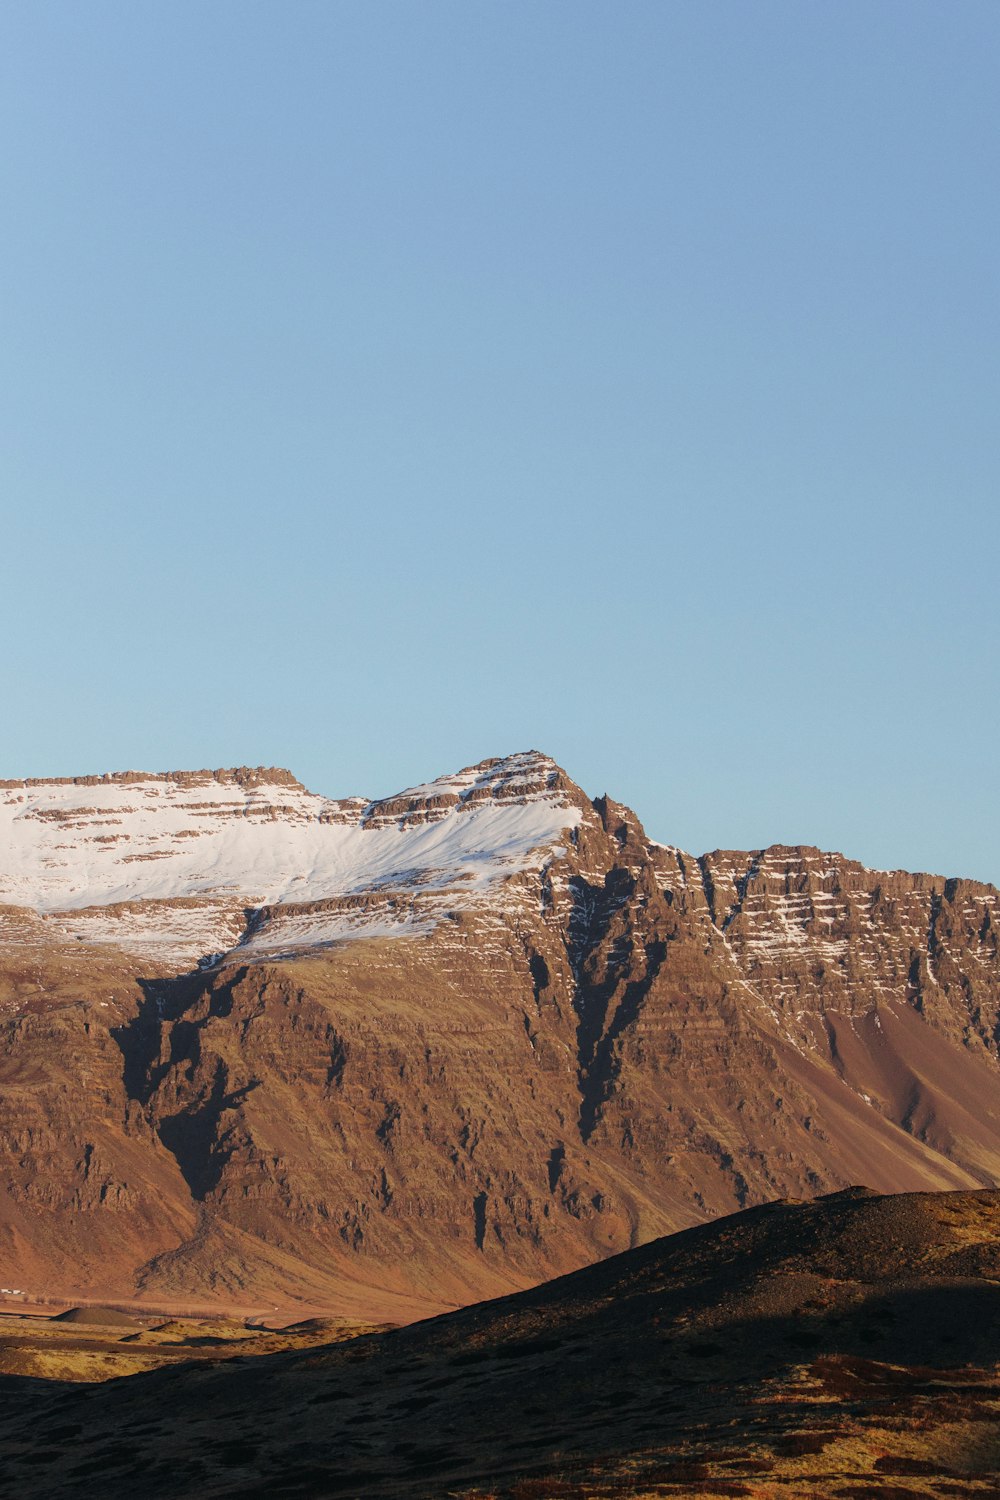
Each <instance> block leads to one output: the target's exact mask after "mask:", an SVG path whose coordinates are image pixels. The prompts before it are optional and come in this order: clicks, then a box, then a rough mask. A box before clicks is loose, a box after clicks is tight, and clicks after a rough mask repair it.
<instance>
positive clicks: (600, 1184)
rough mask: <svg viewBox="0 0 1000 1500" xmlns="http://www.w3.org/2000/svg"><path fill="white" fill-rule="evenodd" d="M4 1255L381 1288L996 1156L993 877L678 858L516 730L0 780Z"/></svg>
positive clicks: (417, 1296) (219, 1288) (505, 1284)
mask: <svg viewBox="0 0 1000 1500" xmlns="http://www.w3.org/2000/svg"><path fill="white" fill-rule="evenodd" d="M0 902H3V903H4V905H3V906H2V907H0V1007H2V1008H0V1082H2V1089H0V1157H2V1181H3V1184H4V1191H3V1195H2V1197H0V1258H2V1264H3V1267H4V1278H5V1281H6V1284H7V1285H8V1286H17V1287H19V1288H22V1289H24V1290H25V1291H26V1292H27V1293H28V1294H29V1295H32V1296H62V1295H65V1296H70V1297H79V1296H83V1295H89V1296H94V1297H98V1298H112V1297H114V1298H118V1299H121V1298H122V1297H123V1296H131V1297H134V1298H139V1299H147V1300H150V1301H155V1302H158V1303H161V1304H162V1303H163V1302H164V1300H169V1299H174V1300H176V1301H178V1302H184V1303H185V1304H188V1303H190V1302H192V1301H195V1302H200V1303H204V1304H216V1305H226V1306H228V1307H232V1306H245V1307H254V1308H256V1307H258V1306H260V1305H261V1304H267V1305H268V1306H274V1305H275V1304H277V1305H279V1306H280V1307H282V1308H284V1307H296V1306H298V1307H301V1306H302V1305H304V1304H305V1305H311V1306H317V1307H323V1308H331V1307H334V1308H335V1309H336V1310H338V1311H340V1312H343V1313H344V1314H346V1315H353V1316H362V1317H369V1316H370V1317H375V1318H398V1319H400V1320H402V1319H405V1318H409V1317H412V1316H414V1315H416V1314H418V1313H421V1312H428V1311H433V1310H438V1309H440V1308H443V1307H446V1306H448V1305H454V1304H456V1303H463V1302H467V1301H470V1300H473V1299H476V1298H480V1297H484V1296H488V1295H493V1294H497V1293H500V1292H504V1291H507V1290H511V1289H514V1288H517V1287H521V1286H526V1285H529V1284H531V1283H534V1282H536V1281H538V1280H540V1279H542V1278H545V1277H548V1276H552V1275H554V1274H557V1273H559V1272H562V1271H566V1270H569V1269H572V1268H574V1267H576V1266H580V1265H583V1264H584V1263H586V1262H588V1261H592V1260H594V1259H595V1258H598V1257H601V1256H604V1255H606V1254H608V1253H610V1252H613V1251H618V1250H622V1249H626V1248H628V1247H630V1246H633V1245H636V1244H638V1243H641V1242H644V1241H646V1240H649V1239H651V1238H653V1237H654V1236H657V1235H660V1234H663V1233H666V1232H669V1231H672V1230H675V1229H678V1228H682V1227H684V1226H686V1225H688V1224H691V1223H694V1222H696V1221H698V1220H700V1219H705V1218H710V1217H714V1216H716V1215H718V1214H721V1213H726V1212H729V1211H731V1210H733V1209H735V1208H739V1207H743V1206H746V1205H750V1204H754V1203H759V1202H762V1201H765V1200H769V1199H773V1198H776V1197H806V1196H812V1195H814V1194H816V1193H820V1192H824V1191H831V1190H836V1189H839V1188H841V1187H843V1186H845V1185H846V1184H848V1183H851V1182H859V1181H861V1182H866V1183H868V1184H869V1185H870V1186H872V1187H873V1188H877V1189H879V1190H882V1191H897V1190H903V1189H921V1188H927V1189H948V1188H970V1187H980V1186H987V1185H991V1184H993V1183H994V1182H996V1181H997V1179H998V1175H1000V1103H998V1087H997V1085H998V1082H1000V1071H998V1059H997V1034H998V1005H1000V960H998V954H997V928H998V923H1000V904H998V902H1000V897H998V893H997V891H996V890H995V889H993V888H992V887H991V886H986V885H980V884H976V883H975V882H972V881H960V880H959V881H956V880H947V881H946V880H943V879H938V878H935V877H933V876H928V875H910V874H906V873H904V872H900V871H894V872H891V873H886V872H882V871H873V870H868V869H866V868H864V867H863V866H861V865H859V864H856V863H854V862H852V861H850V860H847V859H845V858H843V857H842V856H840V855H837V854H825V853H821V852H820V851H819V850H816V849H811V848H785V847H774V848H771V849H767V850H758V851H753V852H749V853H736V852H727V853H721V852H718V851H717V852H716V853H714V854H710V855H706V856H703V857H701V858H694V857H692V856H690V855H688V854H685V853H684V852H682V851H680V850H678V849H674V848H670V847H667V846H664V845H660V844H656V843H653V842H652V841H651V840H649V839H648V838H647V837H646V835H645V833H644V832H643V829H642V826H641V824H640V823H639V821H638V819H637V818H636V817H635V815H634V814H633V813H632V812H630V811H629V810H628V809H627V808H624V807H622V806H620V805H618V804H617V803H615V802H613V801H611V800H610V799H609V798H599V799H598V800H597V801H593V802H592V801H591V800H590V799H588V798H587V797H586V796H585V795H584V793H583V792H582V791H581V790H580V788H579V787H577V786H576V785H575V784H574V783H573V782H572V781H571V780H570V779H569V778H568V777H567V776H566V774H565V773H564V772H563V771H561V770H560V769H559V767H558V766H556V765H555V764H554V762H552V761H551V760H549V759H548V758H547V757H546V756H544V755H540V754H538V753H536V752H528V753H525V754H520V755H514V756H509V757H507V758H505V759H501V760H490V761H484V762H482V763H481V764H479V765H477V766H473V767H470V768H468V769H467V770H464V771H461V772H459V773H458V774H456V775H454V776H448V777H443V778H441V779H440V780H438V781H434V782H430V783H428V784H426V785H423V786H419V787H413V788H410V789H409V790H407V791H405V792H403V793H400V794H399V795H398V796H395V797H391V798H387V799H383V800H381V801H376V802H372V801H369V800H367V799H366V798H363V797H352V798H347V799H344V800H340V801H334V800H330V799H327V798H323V797H318V796H315V795H314V794H312V793H310V792H308V791H307V790H306V789H305V788H304V787H302V786H301V785H300V783H299V782H297V781H296V780H295V778H294V777H293V776H291V775H290V774H289V773H287V772H284V771H278V770H267V769H261V768H258V769H256V770H247V769H246V768H242V769H238V770H231V771H214V772H208V771H204V772H190V773H172V774H161V775H147V774H144V773H142V774H140V773H132V772H130V773H124V774H120V775H114V776H104V777H82V778H76V779H69V780H64V781H38V782H7V783H3V784H2V785H0Z"/></svg>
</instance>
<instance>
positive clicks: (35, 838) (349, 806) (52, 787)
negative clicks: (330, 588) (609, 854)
mask: <svg viewBox="0 0 1000 1500" xmlns="http://www.w3.org/2000/svg"><path fill="white" fill-rule="evenodd" d="M557 776H558V768H557V767H556V765H555V763H554V762H553V761H551V760H549V759H548V757H546V756H543V755H539V754H537V753H536V752H534V751H531V752H526V753H524V754H520V755H511V756H508V757H506V758H505V759H503V760H498V761H485V762H483V763H481V765H479V766H474V767H470V768H469V769H467V770H465V771H461V772H459V773H457V774H456V775H454V776H446V777H441V778H440V780H438V781H432V782H429V783H427V784H425V785H422V786H419V787H412V788H409V789H408V790H407V791H405V792H401V793H399V794H398V795H397V796H395V797H392V798H383V799H381V800H380V801H378V802H368V801H366V800H365V799H364V798H348V799H346V800H344V801H332V800H330V799H328V798H325V797H319V796H316V795H314V794H313V793H311V792H308V791H306V790H305V788H304V787H301V786H300V785H299V784H298V783H296V782H294V781H293V780H292V779H291V778H288V777H287V776H286V775H283V774H282V773H278V774H276V775H273V776H272V777H271V778H270V779H269V778H268V773H266V772H257V773H253V774H252V775H251V776H249V777H247V776H245V775H242V774H241V773H232V772H202V773H188V774H184V773H175V774H173V775H157V776H145V775H143V776H140V777H137V778H135V779H132V777H131V776H128V777H127V778H126V776H124V775H117V776H109V777H104V778H101V779H99V780H96V781H94V783H93V784H90V785H87V784H81V783H79V782H78V783H64V782H56V781H51V782H40V783H37V784H34V785H32V784H28V783H24V784H13V785H11V784H6V785H5V786H4V787H3V788H0V905H6V906H15V907H20V908H30V909H31V910H32V911H34V912H36V913H38V914H40V915H41V916H42V917H43V918H44V919H45V921H46V922H47V923H51V924H52V927H53V929H54V930H53V935H56V933H57V932H58V933H59V934H61V935H63V936H65V935H72V936H76V937H78V938H80V939H81V940H83V941H88V942H112V943H116V944H118V945H120V946H122V947H124V948H128V949H131V950H134V951H141V952H144V953H148V954H150V955H153V954H156V955H157V956H159V957H162V958H164V959H167V958H174V957H176V958H179V957H181V956H182V955H183V956H185V957H191V958H194V957H197V956H200V955H204V954H207V953H213V952H216V953H221V952H223V951H225V950H227V949H229V948H231V947H232V946H233V945H234V944H236V943H240V945H241V947H245V948H252V949H254V950H256V951H258V952H259V951H274V952H280V951H287V950H289V949H291V948H299V947H302V946H314V945H316V944H322V943H329V942H333V941H341V940H343V939H345V938H350V937H360V936H394V935H407V936H415V935H417V934H418V933H420V932H423V931H427V930H429V928H430V927H432V926H434V925H435V924H436V922H437V921H439V920H440V918H441V916H442V915H443V913H444V911H445V910H446V909H454V908H456V907H457V906H468V905H471V904H473V903H474V902H475V901H477V900H478V899H480V898H481V897H482V896H483V895H484V893H485V892H486V891H487V890H488V889H489V888H490V887H492V886H493V885H494V884H495V883H496V882H498V881H501V880H503V879H504V878H505V877H507V876H509V875H511V874H514V873H516V872H518V871H520V870H523V869H525V868H528V867H530V866H531V865H532V864H533V863H537V862H540V860H539V856H541V858H542V859H544V858H545V857H548V856H550V855H551V853H552V852H553V850H554V849H555V848H556V847H558V845H559V842H560V839H561V838H562V836H563V834H564V832H565V831H566V830H567V829H569V828H571V827H572V826H574V825H575V824H576V823H577V822H578V821H579V819H580V817H581V815H582V814H581V809H580V808H579V807H578V806H577V805H575V804H574V803H573V802H572V801H570V800H569V799H567V797H566V795H565V793H564V792H563V791H562V789H561V788H560V787H559V786H558V785H556V784H555V783H556V778H557ZM313 902H324V903H331V905H332V906H333V907H334V908H336V909H327V910H323V911H315V912H305V913H304V912H302V911H301V907H302V905H303V904H305V903H313ZM271 907H277V908H282V907H292V908H299V910H298V911H293V910H289V911H288V913H287V916H286V917H284V918H283V917H282V913H281V912H280V910H279V912H277V913H274V914H273V915H272V916H271V918H270V920H267V921H263V922H261V921H260V920H256V921H254V920H253V918H252V916H251V920H250V924H249V928H247V913H251V914H252V913H253V912H257V911H259V910H260V908H271ZM12 920H13V914H11V917H10V918H8V919H7V923H6V925H8V926H9V925H10V922H11V921H12ZM4 925H5V919H4V915H3V913H0V935H2V933H3V928H4Z"/></svg>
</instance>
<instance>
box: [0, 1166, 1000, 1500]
mask: <svg viewBox="0 0 1000 1500" xmlns="http://www.w3.org/2000/svg"><path fill="white" fill-rule="evenodd" d="M998 1360H1000V1192H996V1191H979V1192H958V1193H916V1194H913V1193H910V1194H902V1195H899V1196H890V1197H880V1196H878V1195H876V1194H874V1193H871V1192H869V1191H868V1190H866V1189H859V1188H855V1189H849V1190H847V1191H846V1192H841V1193H837V1194H834V1195H832V1196H830V1197H826V1198H822V1199H818V1200H815V1201H813V1202H810V1203H799V1202H779V1203H772V1204H769V1205H766V1206H764V1207H761V1208H755V1209H751V1210H748V1211H746V1212H743V1213H740V1214H737V1215H734V1216H733V1217H731V1218H726V1219H721V1220H717V1221H716V1222H714V1223H711V1224H706V1225H702V1226H699V1227H697V1228H694V1229H690V1230H686V1231H684V1232H683V1233H680V1234H676V1235H673V1236H671V1237H669V1238H667V1239H661V1240H657V1241H655V1242H654V1243H651V1244H648V1245H645V1246H643V1247H641V1248H639V1249H636V1250H632V1251H629V1252H626V1253H625V1254H622V1255H619V1256H617V1257H615V1258H614V1259H611V1260H607V1261H604V1262H603V1263H601V1264H599V1265H596V1266H592V1267H590V1268H588V1269H586V1270H583V1271H579V1272H576V1273H574V1274H572V1275H569V1276H565V1277H563V1278H561V1279H559V1280H557V1281H554V1282H550V1283H548V1284H547V1285H544V1286H540V1287H537V1288H535V1289H534V1290H532V1291H529V1292H524V1293H520V1294H517V1295H515V1296H510V1297H506V1298H504V1299H502V1300H499V1301H496V1302H490V1303H483V1304H480V1305H478V1306H475V1307H470V1308H466V1309H464V1310H462V1311H459V1312H456V1313H452V1314H449V1315H447V1316H445V1317H441V1318H437V1319H435V1320H433V1321H430V1322H425V1323H419V1324H413V1325H410V1326H409V1327H405V1328H400V1329H397V1330H394V1331H390V1332H388V1333H383V1334H378V1335H372V1336H370V1337H366V1338H361V1339H357V1340H355V1341H354V1342H352V1343H351V1344H347V1345H343V1344H342V1345H338V1346H336V1347H330V1348H318V1349H315V1348H314V1349H311V1350H308V1351H301V1352H295V1353H286V1354H281V1355H277V1356H270V1357H269V1356H262V1357H260V1358H242V1359H235V1360H222V1361H220V1362H219V1363H217V1364H214V1365H208V1364H205V1363H201V1364H198V1365H187V1366H179V1367H174V1368H171V1369H169V1370H163V1371H159V1372H157V1373H154V1374H150V1375H139V1376H134V1377H132V1378H130V1379H127V1380H121V1381H111V1382H108V1383H106V1384H104V1385H101V1386H92V1387H89V1388H84V1387H79V1386H75V1387H65V1386H64V1387H58V1386H54V1385H52V1384H48V1383H46V1382H42V1381H20V1382H19V1381H16V1380H12V1379H8V1380H6V1381H5V1382H4V1397H5V1400H4V1406H3V1412H4V1415H3V1417H2V1421H0V1440H2V1453H3V1460H2V1478H0V1489H2V1493H4V1494H9V1495H17V1496H18V1497H20V1500H31V1497H42V1496H44V1497H46V1500H50V1497H51V1500H58V1497H71V1496H72V1497H81V1496H96V1495H99V1496H101V1497H107V1500H117V1497H122V1500H123V1497H126V1496H129V1497H131V1496H133V1495H143V1496H148V1497H149V1500H155V1497H194V1496H199V1497H205V1500H210V1497H219V1496H231V1497H237V1496H239V1497H246V1500H265V1497H266V1500H271V1497H275V1500H277V1497H281V1496H289V1497H293V1496H298V1497H303V1496H309V1497H313V1496H316V1497H321V1496H330V1497H334V1496H336V1497H359V1500H360V1497H365V1500H367V1497H373V1500H374V1497H394V1500H418V1497H431V1496H433V1497H443V1496H454V1497H463V1500H465V1497H471V1496H480V1497H486V1496H491V1497H503V1500H548V1497H553V1500H555V1497H577V1500H589V1497H594V1500H596V1497H610V1496H633V1497H638V1496H653V1495H674V1496H677V1495H684V1496H693V1495H703V1496H722V1495H726V1496H728V1495H743V1496H751V1497H758V1500H773V1497H777V1496H813V1497H827V1496H836V1497H841V1496H844V1497H849V1496H853V1497H855V1500H868V1497H872V1500H875V1497H881V1500H915V1497H930V1496H955V1497H962V1496H969V1497H972V1496H986V1495H989V1496H997V1495H1000V1480H998V1477H997V1475H998V1470H1000V1366H998Z"/></svg>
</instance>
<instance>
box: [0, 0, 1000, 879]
mask: <svg viewBox="0 0 1000 1500" xmlns="http://www.w3.org/2000/svg"><path fill="white" fill-rule="evenodd" d="M998 59H1000V6H998V5H997V4H996V0H989V3H975V0H949V3H947V4H944V3H940V0H935V3H933V4H927V3H923V0H838V3H832V0H831V3H825V4H814V3H806V0H753V3H747V0H713V3H711V4H706V3H705V0H674V3H670V0H652V3H645V0H628V3H627V4H621V3H617V0H614V3H613V0H606V3H593V0H547V3H538V0H492V3H474V4H470V3H469V0H425V3H419V4H414V3H412V0H406V3H392V0H378V3H372V0H359V3H354V0H351V3H345V0H319V3H316V0H295V3H294V4H280V3H278V0H272V3H267V4H265V3H260V0H256V3H247V0H212V3H211V4H208V5H206V4H204V3H202V0H197V3H187V0H141V3H140V0H117V3H113V4H108V3H100V0H87V3H86V4H79V3H78V0H71V3H70V0H67V3H53V0H11V3H9V4H7V5H6V6H4V7H3V10H2V14H0V267H2V276H3V292H2V326H0V424H2V425H0V506H2V512H3V514H2V528H0V547H2V552H0V558H2V563H0V615H2V624H3V645H4V649H3V653H2V666H0V717H2V724H3V729H2V734H0V774H2V775H8V776H14V775H17V776H20V775H50V774H66V773H78V772H89V771H101V770H110V769H117V768H124V767H139V768H146V769H167V768H175V767H181V766H201V765H229V764H233V763H241V762H250V763H254V764H256V763H258V762H264V763H272V762H275V763H279V764H285V765H288V766H289V767H290V768H291V769H292V770H294V771H295V772H296V774H298V775H299V776H300V777H301V778H302V779H303V780H305V781H306V782H307V783H308V784H309V785H310V786H312V787H313V788H314V789H316V790H318V791H323V792H328V793H331V794H334V795H341V794H347V793H353V792H363V793H368V794H369V795H381V794H385V793H388V792H390V791H393V790H396V789H398V788H399V787H400V786H401V785H405V784H406V783H409V782H415V781H420V780H422V779H424V778H425V777H428V776H432V775H436V774H439V773H442V772H445V771H448V770H452V769H454V768H455V767H457V766H459V765H461V764H465V763H468V762H470V761H474V760H478V759H480V758H482V757H484V756H486V755H491V754H501V753H504V752H507V751H509V750H513V749H523V748H528V747H530V746H536V747H538V748H541V749H544V750H546V751H548V752H549V753H550V754H551V755H554V756H555V757H556V759H557V760H559V761H560V762H561V763H562V764H563V765H565V766H566V768H567V769H568V770H569V772H570V773H571V774H572V775H573V776H575V778H576V779H577V780H578V781H580V782H581V784H582V785H583V786H584V787H585V788H586V790H587V791H588V792H590V793H591V794H596V793H599V792H602V791H605V790H607V791H609V792H611V794H612V795H614V796H616V797H618V798H620V799H621V800H623V801H627V802H629V803H630V804H631V805H632V806H634V807H635V809H636V810H637V811H638V813H639V814H640V816H641V817H642V818H643V820H644V822H645V824H646V827H647V829H648V830H649V832H650V833H651V834H652V835H654V836H655V837H658V838H660V839H663V840H669V841H672V842H678V843H680V844H682V845H684V846H685V847H688V848H691V849H694V850H695V851H701V850H703V849H708V848H712V847H715V846H717V845H721V846H730V847H754V846H757V845H760V844H764V843H768V842H771V841H788V842H792V841H794V842H798V841H804V842H810V843H818V844H820V845H823V846H825V847H832V848H840V849H843V850H845V851H846V852H847V853H849V854H852V855H855V856H857V857H860V858H862V859H864V860H866V861H867V862H868V863H871V864H877V865H906V866H909V867H911V868H913V867H917V868H924V869H932V870H935V871H939V872H941V873H945V874H967V875H973V876H978V877H980V878H986V879H993V880H995V881H997V880H1000V837H998V836H1000V812H998V798H997V785H998V779H997V759H998V757H997V739H998V729H1000V710H998V692H997V689H998V680H997V679H998V649H1000V626H998V597H997V594H998V591H997V574H998V543H1000V534H998V533H1000V521H998V510H997V505H998V497H1000V485H998V480H1000V461H998V433H1000V427H998V414H1000V379H998V375H1000V326H998V323H1000V316H998V315H1000V307H998V275H1000V272H998V245H1000V222H998V221H1000V208H998V194H997V184H998V182H1000V149H998V144H1000V126H998V119H1000V115H998V109H997V72H998Z"/></svg>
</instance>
